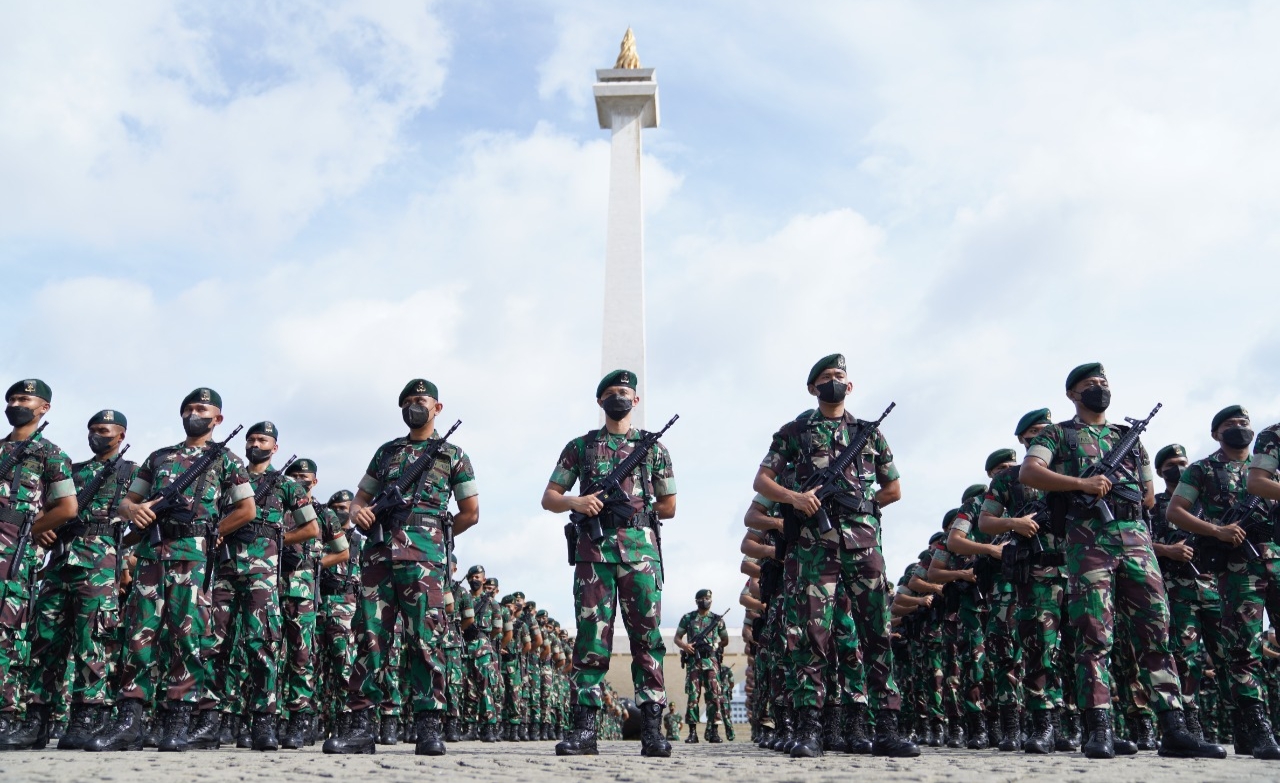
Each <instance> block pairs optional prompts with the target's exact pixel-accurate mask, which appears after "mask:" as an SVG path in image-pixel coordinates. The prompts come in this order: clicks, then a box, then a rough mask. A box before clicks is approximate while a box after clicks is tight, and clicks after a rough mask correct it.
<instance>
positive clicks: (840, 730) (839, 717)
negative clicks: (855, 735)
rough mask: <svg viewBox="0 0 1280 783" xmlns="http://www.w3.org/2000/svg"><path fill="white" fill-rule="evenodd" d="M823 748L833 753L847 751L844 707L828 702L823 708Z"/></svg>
mask: <svg viewBox="0 0 1280 783" xmlns="http://www.w3.org/2000/svg"><path fill="white" fill-rule="evenodd" d="M822 749H823V750H829V751H831V752H832V753H847V752H848V750H849V746H848V744H846V743H845V741H844V707H842V706H841V705H839V704H828V705H826V706H824V707H823V708H822Z"/></svg>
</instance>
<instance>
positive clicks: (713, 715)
mask: <svg viewBox="0 0 1280 783" xmlns="http://www.w3.org/2000/svg"><path fill="white" fill-rule="evenodd" d="M713 665H714V664H713ZM684 697H685V708H684V721H685V723H688V724H689V725H690V726H696V725H697V724H698V723H699V722H700V720H699V717H698V702H699V700H703V699H705V701H706V702H707V725H708V726H710V725H711V724H713V723H715V722H716V721H717V720H719V719H720V701H721V694H720V677H719V673H718V672H717V671H716V670H715V669H708V668H704V667H702V666H700V665H698V664H696V663H690V664H689V668H687V669H685V670H684Z"/></svg>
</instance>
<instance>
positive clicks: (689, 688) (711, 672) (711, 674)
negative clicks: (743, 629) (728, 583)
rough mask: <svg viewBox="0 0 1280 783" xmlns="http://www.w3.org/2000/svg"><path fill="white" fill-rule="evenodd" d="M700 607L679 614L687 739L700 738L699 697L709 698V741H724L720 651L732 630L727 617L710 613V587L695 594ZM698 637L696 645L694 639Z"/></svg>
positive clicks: (707, 733)
mask: <svg viewBox="0 0 1280 783" xmlns="http://www.w3.org/2000/svg"><path fill="white" fill-rule="evenodd" d="M694 601H695V602H697V604H698V608H697V609H695V610H694V611H692V612H689V613H687V614H685V615H684V616H683V617H681V618H680V623H679V625H678V626H677V627H676V638H675V643H676V647H679V648H680V653H681V655H680V663H681V665H682V666H683V667H684V697H685V709H684V719H685V722H686V723H688V724H689V736H688V738H686V739H685V742H697V741H698V700H699V699H701V698H703V697H704V694H705V698H706V702H707V730H706V737H707V742H721V741H722V740H721V739H720V732H719V726H718V721H719V720H720V702H721V694H720V671H719V669H720V667H719V665H718V664H717V663H716V660H717V658H718V657H719V651H720V650H723V649H724V648H725V646H726V645H728V644H729V631H728V629H726V628H725V625H724V620H722V619H720V618H719V617H717V616H715V615H713V614H712V613H711V591H710V590H707V589H705V588H704V589H702V590H699V591H698V592H697V594H695V595H694ZM694 638H697V639H698V643H697V645H694V644H693V643H692V642H691V640H692V639H694Z"/></svg>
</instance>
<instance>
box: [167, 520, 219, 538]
mask: <svg viewBox="0 0 1280 783" xmlns="http://www.w3.org/2000/svg"><path fill="white" fill-rule="evenodd" d="M155 524H157V525H159V526H160V534H161V536H163V538H164V539H165V540H166V541H172V540H174V539H176V538H204V536H205V534H206V533H207V532H208V526H207V525H190V524H182V523H179V522H168V521H159V522H156V523H155Z"/></svg>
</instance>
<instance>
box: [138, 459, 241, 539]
mask: <svg viewBox="0 0 1280 783" xmlns="http://www.w3.org/2000/svg"><path fill="white" fill-rule="evenodd" d="M207 448H212V445H211V444H207V445H205V446H187V445H185V444H183V443H179V444H177V445H176V446H169V447H167V448H163V449H157V450H156V451H153V452H151V456H149V457H147V459H146V460H145V461H144V462H143V463H142V464H141V465H139V466H138V471H137V473H135V474H134V479H133V484H131V485H130V486H129V492H131V493H133V494H135V495H137V496H139V497H141V498H142V499H143V500H147V499H149V498H150V497H152V496H153V495H154V494H156V493H157V492H160V491H162V490H163V489H164V488H165V487H167V486H169V485H170V484H172V483H174V482H175V481H177V480H178V477H179V476H181V475H182V474H183V473H185V472H186V471H187V468H189V467H191V464H192V463H193V462H195V461H196V460H197V459H199V457H200V455H201V454H203V453H204V452H205V449H207ZM197 490H200V492H201V496H200V497H199V498H197V497H195V495H196V491H197ZM183 495H184V497H187V498H191V499H192V500H193V506H192V511H193V514H194V516H193V518H192V520H191V524H193V525H211V524H214V523H216V521H217V520H218V518H219V517H220V514H219V512H218V507H219V505H220V503H222V502H223V501H224V498H225V503H226V505H227V506H228V507H229V506H233V505H235V504H236V503H239V502H240V501H242V500H244V499H245V498H251V497H253V486H252V485H251V484H250V483H249V474H248V473H247V472H246V471H245V469H244V465H243V463H241V462H240V458H239V457H237V456H236V455H235V454H232V453H231V452H230V451H223V452H222V457H221V459H217V460H214V462H213V464H212V465H210V466H209V469H208V470H207V471H205V475H204V477H203V478H202V479H197V480H195V481H193V482H192V483H191V486H189V487H187V489H186V491H185V492H184V493H183ZM160 523H161V521H160V520H156V522H154V523H152V524H153V525H156V524H160ZM149 532H150V528H148V529H147V531H146V532H145V533H144V534H143V539H142V542H141V543H139V544H138V549H137V554H138V557H141V558H146V559H149V560H204V559H205V538H204V536H203V535H199V536H190V537H185V538H174V539H168V538H166V539H164V540H162V541H161V543H160V546H159V549H158V551H157V548H156V547H155V546H153V545H152V544H151V539H150V536H149V535H148V534H149Z"/></svg>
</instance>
